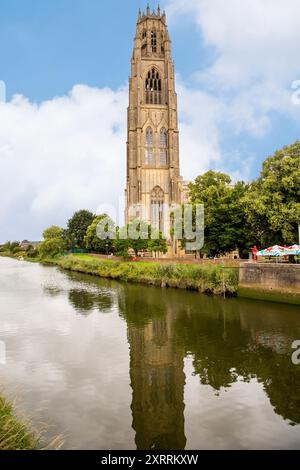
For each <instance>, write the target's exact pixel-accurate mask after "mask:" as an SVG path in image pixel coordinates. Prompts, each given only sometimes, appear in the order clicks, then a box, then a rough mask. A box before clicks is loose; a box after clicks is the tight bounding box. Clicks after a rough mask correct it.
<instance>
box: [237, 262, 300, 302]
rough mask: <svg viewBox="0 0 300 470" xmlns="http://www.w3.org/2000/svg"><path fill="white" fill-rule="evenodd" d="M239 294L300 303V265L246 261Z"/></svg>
mask: <svg viewBox="0 0 300 470" xmlns="http://www.w3.org/2000/svg"><path fill="white" fill-rule="evenodd" d="M238 296H239V297H246V298H250V299H256V300H269V301H272V302H284V303H290V304H295V305H300V265H296V264H280V263H278V264H277V263H276V264H275V263H273V264H266V263H244V264H243V265H240V269H239V288H238Z"/></svg>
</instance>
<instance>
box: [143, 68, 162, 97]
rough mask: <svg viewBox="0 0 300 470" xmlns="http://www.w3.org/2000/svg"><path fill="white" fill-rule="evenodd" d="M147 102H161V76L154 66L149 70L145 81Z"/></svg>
mask: <svg viewBox="0 0 300 470" xmlns="http://www.w3.org/2000/svg"><path fill="white" fill-rule="evenodd" d="M145 94H146V104H161V103H162V94H161V78H160V76H159V72H158V71H157V70H156V69H155V68H153V69H151V70H149V72H148V74H147V77H146V81H145Z"/></svg>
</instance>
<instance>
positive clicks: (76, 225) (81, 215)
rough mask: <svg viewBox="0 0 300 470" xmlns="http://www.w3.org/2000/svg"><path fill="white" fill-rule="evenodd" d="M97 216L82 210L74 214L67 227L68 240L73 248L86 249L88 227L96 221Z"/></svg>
mask: <svg viewBox="0 0 300 470" xmlns="http://www.w3.org/2000/svg"><path fill="white" fill-rule="evenodd" d="M95 217H96V216H95V214H93V213H92V212H90V211H88V210H85V209H83V210H80V211H77V212H75V213H74V214H73V216H72V217H71V219H69V221H68V225H67V231H66V235H67V239H68V241H69V244H70V245H71V246H72V247H73V248H75V247H76V248H85V242H84V238H85V236H86V232H87V229H88V227H89V226H90V225H91V223H92V222H93V220H94V219H95Z"/></svg>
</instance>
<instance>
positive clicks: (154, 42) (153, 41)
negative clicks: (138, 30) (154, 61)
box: [151, 31, 157, 53]
mask: <svg viewBox="0 0 300 470" xmlns="http://www.w3.org/2000/svg"><path fill="white" fill-rule="evenodd" d="M151 49H152V52H154V53H156V52H157V33H156V31H151Z"/></svg>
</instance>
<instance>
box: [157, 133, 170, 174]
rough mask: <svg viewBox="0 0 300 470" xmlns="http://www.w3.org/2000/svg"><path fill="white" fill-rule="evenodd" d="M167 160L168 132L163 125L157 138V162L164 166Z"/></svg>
mask: <svg viewBox="0 0 300 470" xmlns="http://www.w3.org/2000/svg"><path fill="white" fill-rule="evenodd" d="M167 161H168V134H167V131H166V129H165V128H164V127H163V128H162V129H161V131H160V138H159V163H160V165H161V166H166V165H167Z"/></svg>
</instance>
